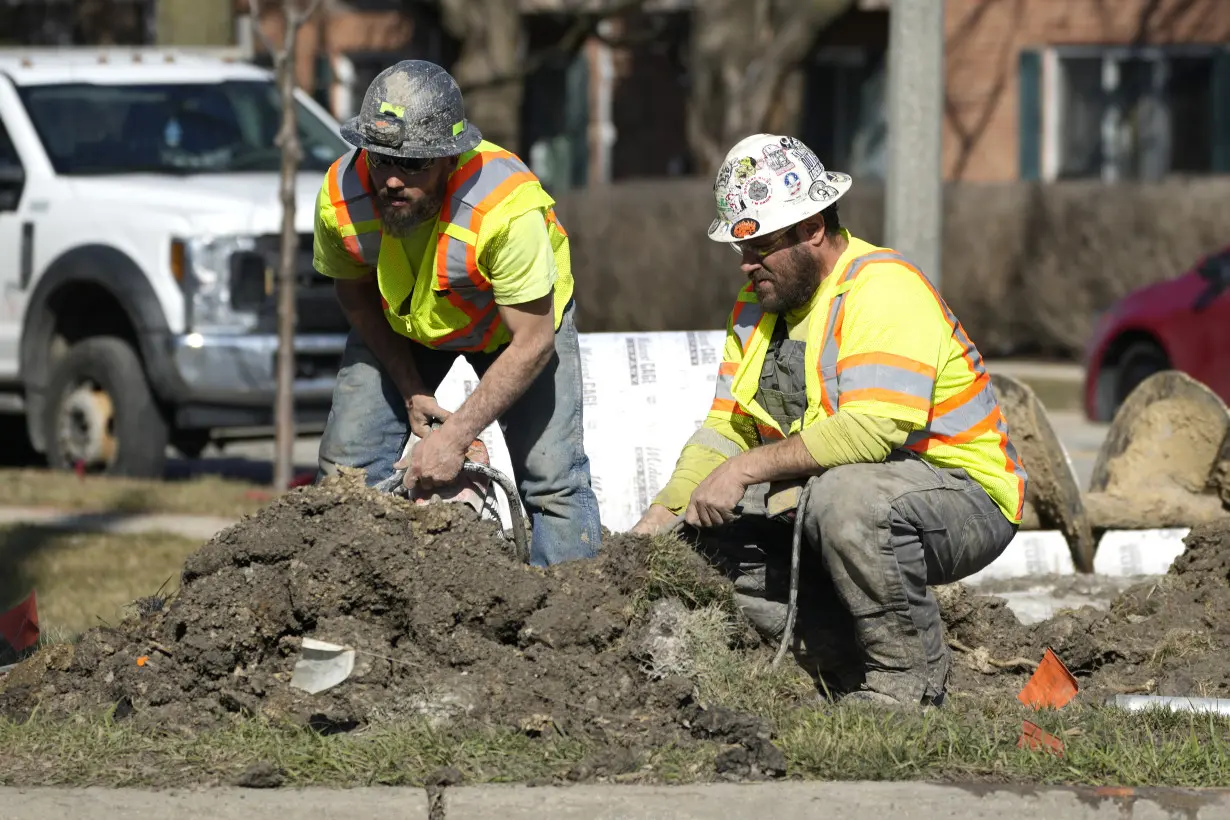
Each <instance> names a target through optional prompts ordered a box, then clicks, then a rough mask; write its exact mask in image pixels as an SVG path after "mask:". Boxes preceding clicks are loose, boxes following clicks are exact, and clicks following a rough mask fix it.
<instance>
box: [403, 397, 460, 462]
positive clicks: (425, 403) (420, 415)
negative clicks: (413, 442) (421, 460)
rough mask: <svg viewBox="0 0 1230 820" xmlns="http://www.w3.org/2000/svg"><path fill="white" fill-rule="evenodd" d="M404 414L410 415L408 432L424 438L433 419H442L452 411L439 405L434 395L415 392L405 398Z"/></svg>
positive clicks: (429, 430) (429, 431)
mask: <svg viewBox="0 0 1230 820" xmlns="http://www.w3.org/2000/svg"><path fill="white" fill-rule="evenodd" d="M406 415H408V416H409V417H410V432H412V433H414V434H415V435H416V436H418V437H419V438H421V439H426V438H427V436H428V434H430V433H431V423H432V422H433V421H435V420H439V421H444V420H445V419H447V418H448V417H449V416H451V415H453V413H452V411H451V410H445V409H444V408H443V407H441V406H440V405H439V404H438V403H437V402H436V397H435V396H433V395H431V394H430V393H415V394H414V395H413V396H411V397H410V398H408V399H406ZM416 449H417V447H416Z"/></svg>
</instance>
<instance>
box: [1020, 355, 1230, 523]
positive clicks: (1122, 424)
mask: <svg viewBox="0 0 1230 820" xmlns="http://www.w3.org/2000/svg"><path fill="white" fill-rule="evenodd" d="M1026 469H1028V467H1026ZM1085 508H1086V510H1087V511H1088V514H1089V519H1090V522H1091V524H1092V526H1093V530H1094V535H1095V537H1099V536H1100V535H1101V533H1102V532H1104V531H1105V530H1110V529H1125V530H1136V529H1155V528H1165V527H1193V526H1195V525H1197V524H1201V523H1204V522H1207V521H1211V520H1213V519H1217V518H1223V517H1225V516H1227V515H1230V411H1228V410H1227V409H1226V405H1225V403H1224V402H1223V401H1222V400H1221V399H1220V398H1218V396H1217V394H1215V393H1214V392H1213V391H1212V390H1210V389H1209V388H1208V387H1206V386H1205V385H1203V384H1201V383H1200V382H1198V381H1196V380H1195V379H1193V378H1191V377H1190V376H1188V375H1186V374H1185V373H1181V372H1179V371H1177V370H1165V371H1162V372H1160V373H1155V374H1154V375H1152V376H1150V377H1149V378H1147V379H1145V380H1144V381H1142V382H1141V383H1140V384H1138V385H1137V386H1136V388H1135V389H1134V390H1132V392H1131V393H1130V394H1129V395H1128V396H1127V398H1126V399H1125V400H1124V402H1123V404H1122V405H1120V407H1119V410H1118V411H1117V412H1116V413H1115V417H1114V419H1113V420H1112V421H1111V424H1110V430H1109V431H1108V432H1107V435H1106V440H1105V441H1104V442H1103V443H1102V448H1101V450H1100V451H1099V453H1098V458H1097V461H1096V462H1095V463H1094V467H1093V475H1092V477H1091V479H1090V482H1089V493H1088V494H1086V496H1085Z"/></svg>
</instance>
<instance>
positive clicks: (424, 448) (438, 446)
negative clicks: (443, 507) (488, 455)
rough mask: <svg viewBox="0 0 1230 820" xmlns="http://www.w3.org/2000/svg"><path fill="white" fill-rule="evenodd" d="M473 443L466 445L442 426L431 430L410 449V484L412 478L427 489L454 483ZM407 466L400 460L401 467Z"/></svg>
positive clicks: (408, 479) (408, 483)
mask: <svg viewBox="0 0 1230 820" xmlns="http://www.w3.org/2000/svg"><path fill="white" fill-rule="evenodd" d="M470 444H471V442H469V441H467V442H465V444H464V445H463V444H459V443H458V442H456V441H454V440H453V437H452V436H451V435H450V434H449V432H448V431H446V430H445V428H443V427H441V428H439V429H437V430H434V431H432V432H431V434H430V435H428V436H427V437H426V438H424V439H423V440H421V441H419V442H417V443H416V444H415V445H414V448H413V449H412V450H411V451H410V464H409V470H407V472H406V484H407V486H409V485H410V483H411V482H413V483H415V484H417V485H418V486H419V487H421V488H422V489H424V490H431V489H433V488H435V487H439V486H448V485H449V484H452V483H453V482H455V481H456V480H457V476H459V475H461V465H462V464H463V463H464V462H465V457H466V451H467V450H469V445H470ZM405 466H406V465H404V464H403V463H402V462H400V461H399V462H398V463H397V467H398V468H399V469H400V468H402V467H405Z"/></svg>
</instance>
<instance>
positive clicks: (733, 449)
mask: <svg viewBox="0 0 1230 820" xmlns="http://www.w3.org/2000/svg"><path fill="white" fill-rule="evenodd" d="M687 443H688V444H695V445H696V446H698V447H707V448H709V449H710V450H716V451H717V452H719V453H721V454H722V455H724V456H726V457H727V458H734V457H735V456H737V455H739V454H740V453H742V452H743V450H742V448H740V447H739V445H737V444H735V443H734V442H733V441H731V440H730V439H728V438H726V436H724V435H722V434H721V433H719V432H718V431H717V430H714V429H712V428H710V427H701V428H700V429H699V430H697V431H696V432H695V433H693V434H692V435H691V437H690V438H689V439H688V441H687Z"/></svg>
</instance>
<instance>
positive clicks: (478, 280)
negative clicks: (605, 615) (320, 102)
mask: <svg viewBox="0 0 1230 820" xmlns="http://www.w3.org/2000/svg"><path fill="white" fill-rule="evenodd" d="M342 136H343V137H344V138H345V139H346V141H347V142H349V143H350V144H351V145H353V146H355V148H354V150H352V151H350V152H349V153H347V154H346V155H345V156H343V157H342V158H341V159H339V160H338V161H337V162H335V163H334V164H333V167H332V168H330V169H329V171H328V173H327V174H326V175H325V180H324V183H323V185H322V186H321V189H320V195H319V198H318V207H317V212H316V226H315V244H314V264H315V267H316V270H318V271H319V272H320V273H322V274H324V275H325V276H329V277H332V278H333V279H334V280H335V286H336V290H337V296H338V300H339V301H340V303H341V306H342V309H343V311H344V312H345V314H346V317H347V319H349V321H350V325H351V330H350V334H349V337H348V339H347V342H346V349H345V352H344V353H343V355H342V363H341V369H340V371H339V372H338V376H337V385H336V387H335V389H334V393H333V406H332V408H331V409H330V411H329V417H328V421H327V422H326V427H325V431H324V435H323V437H322V439H321V443H320V456H319V460H320V474H321V476H322V477H323V476H325V475H330V474H333V473H334V472H336V469H337V467H338V466H339V465H342V466H347V467H359V468H363V469H364V470H366V472H367V482H368V484H369V485H371V484H375V483H376V482H378V481H380V480H381V479H384V478H386V477H388V475H389V474H390V473H391V472H392V471H393V469H394V467H395V463H394V462H395V461H396V460H397V458H398V456H399V450H400V448H401V446H402V444H403V441H404V438H405V435H406V428H407V425H409V428H410V429H411V430H412V431H413V432H414V433H415V435H417V436H419V437H420V438H421V439H422V441H420V442H418V443H417V444H416V445H415V446H414V448H413V450H412V461H411V463H410V464H409V465H408V466H409V469H408V471H407V477H406V480H407V482H415V483H417V485H418V486H420V487H422V488H425V489H429V490H430V489H431V488H432V487H443V486H445V485H449V484H451V483H453V482H454V481H456V480H457V478H458V476H459V474H460V471H461V466H462V463H463V460H464V458H465V453H466V451H467V449H468V448H469V446H470V444H471V443H472V442H473V441H474V439H475V438H477V437H478V435H479V433H480V432H482V430H484V429H485V428H486V427H487V426H488V425H489V424H491V423H492V422H494V421H496V420H498V421H499V422H500V426H501V429H502V430H503V433H504V437H505V441H506V442H507V444H508V451H509V455H510V456H511V461H512V467H513V473H514V479H515V480H516V482H517V486H518V488H519V491H520V494H521V497H522V501H523V503H524V504H525V507H526V511H527V512H528V513H529V516H530V520H531V522H532V525H533V540H532V544H531V562H532V563H533V564H535V565H537V566H545V565H547V564H554V563H558V562H561V561H565V560H569V559H574V558H587V557H592V556H593V555H595V554H597V551H598V550H599V548H600V545H601V537H602V536H601V527H600V523H599V516H598V501H597V498H596V497H595V495H594V492H593V490H592V489H591V484H590V470H589V458H588V456H587V455H586V453H585V448H584V443H583V439H582V416H581V391H582V386H581V359H580V351H579V348H578V340H577V329H576V325H575V323H574V320H573V311H574V306H573V278H572V272H571V269H570V266H569V255H568V237H567V234H566V233H565V232H564V229H563V228H562V227H561V226H560V224H559V222H558V221H557V220H556V218H555V213H554V210H553V206H554V204H555V201H554V200H553V199H552V198H551V197H550V196H549V195H548V194H547V193H546V192H545V191H544V190H543V187H542V185H541V183H540V182H539V180H538V178H537V177H536V176H535V175H534V174H533V173H532V172H531V171H530V169H529V168H528V167H527V166H526V165H525V164H524V163H523V162H522V161H521V160H520V159H518V158H517V157H516V156H514V155H513V154H511V153H509V152H508V151H506V150H504V149H503V148H501V147H499V146H498V145H494V144H492V143H490V142H487V141H485V140H484V139H483V138H482V135H481V134H480V133H479V130H478V128H477V127H476V126H475V125H474V124H473V123H472V122H468V121H467V120H466V115H465V107H464V102H463V100H462V96H461V92H460V89H459V88H458V86H457V83H456V81H455V80H454V79H453V77H452V76H450V75H449V73H448V72H447V71H445V70H444V69H443V68H441V67H440V66H437V65H435V64H433V63H429V62H423V61H419V60H408V61H403V62H400V63H397V64H396V65H394V66H393V67H391V68H389V69H386V70H385V71H383V72H381V73H380V74H379V75H378V76H377V77H376V79H375V80H373V81H372V84H371V86H370V87H369V88H368V89H367V94H366V95H365V96H364V98H363V107H362V110H361V111H360V113H359V115H358V116H357V117H355V118H353V119H351V120H350V121H348V122H347V123H345V124H344V125H343V126H342ZM459 355H462V356H465V358H466V360H467V361H468V362H469V363H470V365H471V366H473V368H474V370H475V372H476V373H477V374H478V376H479V382H478V386H477V387H476V388H475V389H474V391H473V393H471V394H470V396H469V397H468V398H467V399H466V400H465V402H464V403H462V404H461V406H460V407H458V408H457V409H456V411H455V412H450V411H448V410H446V409H444V408H443V407H441V406H440V405H439V404H438V403H437V402H436V398H435V392H436V389H437V387H438V386H439V384H440V382H441V381H443V379H444V377H445V376H446V375H447V374H448V371H449V369H450V368H451V367H452V365H453V362H454V361H455V359H456V357H457V356H459ZM437 420H438V421H442V422H443V423H442V424H441V425H440V426H439V427H438V428H437V429H435V430H434V431H433V430H432V429H431V426H430V425H431V424H432V423H433V421H437Z"/></svg>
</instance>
